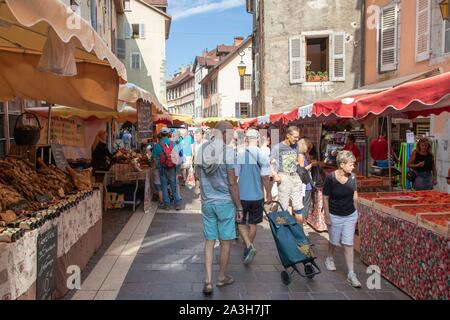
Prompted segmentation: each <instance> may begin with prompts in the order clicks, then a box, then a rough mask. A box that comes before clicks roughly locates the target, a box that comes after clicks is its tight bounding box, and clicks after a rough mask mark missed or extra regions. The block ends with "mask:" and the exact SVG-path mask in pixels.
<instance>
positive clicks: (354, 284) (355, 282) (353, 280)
mask: <svg viewBox="0 0 450 320" xmlns="http://www.w3.org/2000/svg"><path fill="white" fill-rule="evenodd" d="M347 282H348V283H349V284H350V285H351V286H352V287H353V288H361V282H359V280H358V278H357V277H356V273H354V272H349V274H348V276H347Z"/></svg>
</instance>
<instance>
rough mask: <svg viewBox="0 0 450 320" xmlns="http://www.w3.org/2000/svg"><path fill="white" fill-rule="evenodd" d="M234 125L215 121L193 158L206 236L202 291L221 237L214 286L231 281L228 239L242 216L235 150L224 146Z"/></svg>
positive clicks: (209, 283)
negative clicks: (196, 155) (218, 264)
mask: <svg viewBox="0 0 450 320" xmlns="http://www.w3.org/2000/svg"><path fill="white" fill-rule="evenodd" d="M232 129H233V126H232V125H231V124H230V123H228V122H225V121H221V122H219V123H217V125H216V128H215V130H214V132H213V136H212V137H211V140H210V141H208V142H206V143H204V144H203V145H202V146H201V147H200V150H199V155H198V157H196V159H195V165H196V173H197V174H198V178H199V181H200V190H201V200H202V215H203V233H204V236H205V284H204V287H203V293H204V294H211V293H212V292H213V287H212V279H211V278H212V263H213V257H214V245H215V243H216V240H220V269H219V275H218V281H217V283H216V286H217V287H222V286H225V285H230V284H232V283H234V278H233V277H232V276H231V275H228V274H227V267H228V260H229V258H230V246H231V241H232V240H234V239H235V238H236V221H240V219H241V218H242V205H241V201H240V199H239V186H238V183H237V177H236V172H235V169H236V161H235V156H234V151H233V150H231V149H230V148H229V147H227V145H226V141H225V138H226V136H227V135H226V131H227V130H232Z"/></svg>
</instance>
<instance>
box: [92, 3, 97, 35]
mask: <svg viewBox="0 0 450 320" xmlns="http://www.w3.org/2000/svg"><path fill="white" fill-rule="evenodd" d="M91 26H92V28H94V30H95V31H97V0H92V1H91Z"/></svg>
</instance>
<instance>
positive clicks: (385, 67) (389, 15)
mask: <svg viewBox="0 0 450 320" xmlns="http://www.w3.org/2000/svg"><path fill="white" fill-rule="evenodd" d="M397 37H398V12H397V6H396V5H390V6H387V7H384V8H383V9H382V10H381V37H380V44H381V50H380V59H381V63H380V71H381V72H386V71H393V70H397V63H398V59H397V42H398V40H397Z"/></svg>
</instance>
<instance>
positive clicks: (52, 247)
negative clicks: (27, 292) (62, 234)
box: [36, 226, 58, 300]
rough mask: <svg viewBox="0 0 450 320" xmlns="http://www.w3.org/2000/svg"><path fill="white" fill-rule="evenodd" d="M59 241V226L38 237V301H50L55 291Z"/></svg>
mask: <svg viewBox="0 0 450 320" xmlns="http://www.w3.org/2000/svg"><path fill="white" fill-rule="evenodd" d="M57 239H58V227H57V226H54V227H52V228H51V229H49V230H48V231H46V232H44V233H42V234H40V235H39V236H38V240H37V281H36V300H48V299H49V298H50V297H51V294H52V292H53V291H54V290H55V279H56V259H57Z"/></svg>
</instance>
